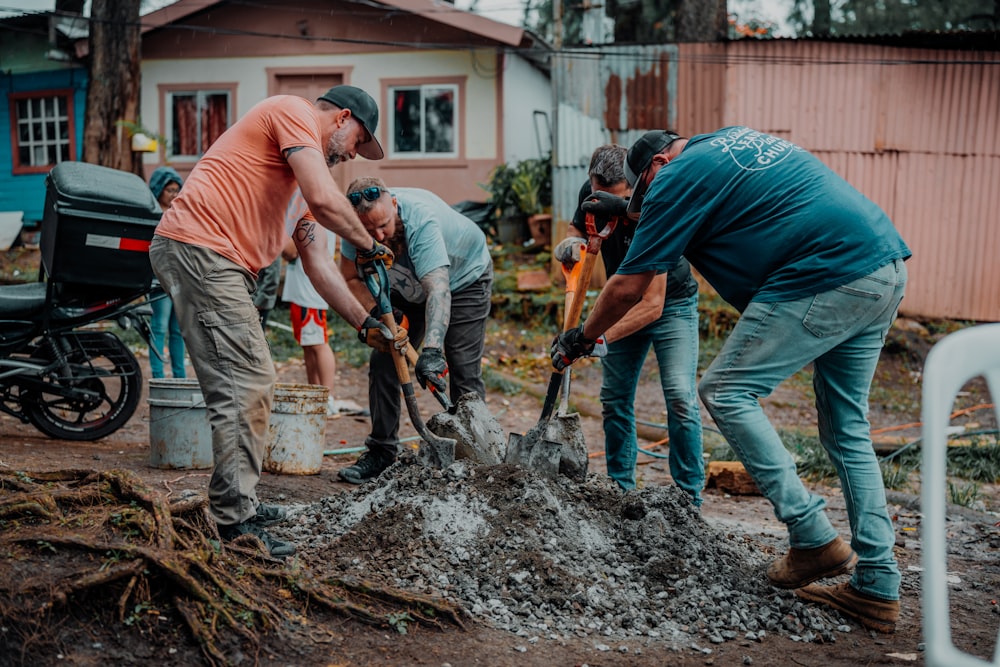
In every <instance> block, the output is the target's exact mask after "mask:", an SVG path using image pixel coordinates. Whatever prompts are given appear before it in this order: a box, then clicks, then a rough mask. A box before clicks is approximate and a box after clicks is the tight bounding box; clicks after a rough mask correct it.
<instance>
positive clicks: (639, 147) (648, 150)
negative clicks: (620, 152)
mask: <svg viewBox="0 0 1000 667" xmlns="http://www.w3.org/2000/svg"><path fill="white" fill-rule="evenodd" d="M678 139H680V136H679V135H678V134H677V133H675V132H671V131H670V130H650V131H649V132H646V133H645V134H644V135H642V136H641V137H639V138H638V139H636V141H635V142H634V143H633V144H632V145H631V146H630V147H629V149H628V153H626V154H625V180H626V181H628V185H629V187H630V188H632V198H631V199H630V200H629V203H628V213H629V217H630V218H632V219H633V220H637V219H638V218H639V210H640V208H641V207H642V198H643V195H645V194H646V184H639V177H640V176H642V172H644V171H646V169H648V168H649V165H651V164H652V163H653V156H654V155H659V154H660V153H662V152H663V151H665V150H667V148H669V147H670V144H672V143H674V142H675V141H677V140H678Z"/></svg>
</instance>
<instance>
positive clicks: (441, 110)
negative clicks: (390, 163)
mask: <svg viewBox="0 0 1000 667" xmlns="http://www.w3.org/2000/svg"><path fill="white" fill-rule="evenodd" d="M389 99H390V100H391V102H392V113H391V114H390V119H391V127H390V128H389V130H390V136H391V137H392V139H391V145H390V149H389V152H390V155H392V156H393V157H405V158H419V157H434V158H439V157H457V156H458V145H457V143H456V137H457V136H458V86H456V85H450V84H428V85H420V86H395V87H392V88H390V89H389Z"/></svg>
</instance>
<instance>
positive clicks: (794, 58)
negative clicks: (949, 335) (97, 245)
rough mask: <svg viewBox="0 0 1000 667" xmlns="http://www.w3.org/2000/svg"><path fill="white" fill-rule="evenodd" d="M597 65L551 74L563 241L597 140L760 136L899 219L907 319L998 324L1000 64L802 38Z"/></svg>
mask: <svg viewBox="0 0 1000 667" xmlns="http://www.w3.org/2000/svg"><path fill="white" fill-rule="evenodd" d="M587 53H588V58H587V59H586V60H583V59H579V58H570V59H564V60H561V61H560V60H557V62H556V67H555V68H554V70H553V81H554V84H555V85H556V86H557V88H556V91H557V92H556V95H557V99H558V100H559V113H558V114H557V120H556V128H557V136H558V140H557V165H556V171H555V173H554V181H553V185H554V193H553V194H554V198H555V207H554V208H555V212H556V219H557V226H558V223H559V222H560V221H562V222H563V225H562V226H561V227H560V229H564V228H565V220H567V219H568V218H569V217H570V216H571V215H572V212H573V208H574V207H575V204H576V199H575V198H576V195H577V191H578V190H579V187H580V184H581V183H582V182H583V181H584V180H585V178H586V166H587V160H588V159H589V155H590V152H591V151H592V150H593V148H594V147H596V146H597V145H599V144H600V143H603V142H605V141H616V142H618V143H622V144H625V145H628V144H629V143H631V141H632V140H634V138H636V137H638V136H639V135H640V134H641V133H642V132H644V131H646V130H649V129H660V128H664V127H669V128H674V129H677V130H678V131H679V132H680V133H681V134H684V135H688V136H690V135H693V134H697V133H699V132H706V131H711V130H714V129H717V128H719V127H723V126H725V125H737V124H740V125H748V126H751V127H754V128H756V129H759V130H762V131H766V132H770V133H772V134H776V135H778V136H781V137H784V138H786V139H789V140H791V141H793V142H795V143H797V144H799V145H801V146H803V147H804V148H807V149H808V150H810V151H812V152H814V153H815V154H816V155H817V156H818V157H819V158H820V159H822V160H823V161H824V162H826V164H828V165H829V166H830V167H831V168H832V169H834V170H835V171H837V172H838V173H839V174H841V175H842V176H843V177H844V178H846V179H847V180H848V181H849V182H850V183H851V184H852V185H854V186H855V187H857V188H858V189H859V190H860V191H861V192H863V193H864V194H865V195H866V196H868V197H869V198H870V199H872V200H873V201H875V202H876V203H877V204H879V205H880V206H881V207H882V208H883V209H884V210H885V211H886V212H887V213H888V214H889V215H890V217H892V219H893V221H894V222H895V223H896V226H897V227H898V228H899V230H900V232H901V233H902V235H903V237H904V238H905V239H906V242H907V244H908V245H909V246H910V248H911V249H912V250H913V253H914V256H913V259H911V260H910V261H909V262H908V263H907V266H908V268H909V272H910V283H909V286H908V289H907V296H906V299H905V301H904V304H903V308H902V309H903V312H905V313H907V314H909V315H914V316H922V317H947V318H957V319H970V320H979V321H1000V261H998V259H997V257H998V255H1000V229H998V227H1000V225H998V224H997V222H998V217H1000V216H998V214H997V213H996V211H998V210H1000V53H997V52H973V51H948V50H938V49H934V50H931V49H910V48H897V47H889V46H879V45H861V44H846V43H840V42H811V41H796V40H775V41H753V40H747V41H741V42H732V43H727V44H682V45H659V46H650V47H613V48H600V49H588V50H587ZM567 112H568V113H567Z"/></svg>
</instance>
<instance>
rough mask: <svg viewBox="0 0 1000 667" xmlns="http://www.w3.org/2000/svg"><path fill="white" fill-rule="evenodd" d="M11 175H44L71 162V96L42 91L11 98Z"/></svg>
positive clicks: (72, 145)
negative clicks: (62, 164)
mask: <svg viewBox="0 0 1000 667" xmlns="http://www.w3.org/2000/svg"><path fill="white" fill-rule="evenodd" d="M11 107H12V110H11V115H12V117H13V120H14V132H13V134H14V172H15V173H31V172H45V171H48V170H49V169H51V168H52V167H54V166H55V165H56V164H58V163H60V162H65V161H68V160H72V159H73V149H74V140H73V136H74V127H73V93H72V91H68V90H67V91H45V92H35V93H17V94H14V95H11Z"/></svg>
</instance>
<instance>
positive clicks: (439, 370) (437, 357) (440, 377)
mask: <svg viewBox="0 0 1000 667" xmlns="http://www.w3.org/2000/svg"><path fill="white" fill-rule="evenodd" d="M413 373H414V374H415V375H416V376H417V382H419V383H420V386H421V387H423V388H424V389H426V388H427V384H428V383H430V385H431V386H432V387H433V388H434V389H436V390H437V391H444V390H445V389H447V388H448V385H447V384H446V383H445V381H444V376H445V375H447V374H448V364H447V363H446V362H445V360H444V354H442V353H441V348H439V347H425V348H424V349H423V351H421V352H420V356H419V357H417V364H416V366H414V367H413Z"/></svg>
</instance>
